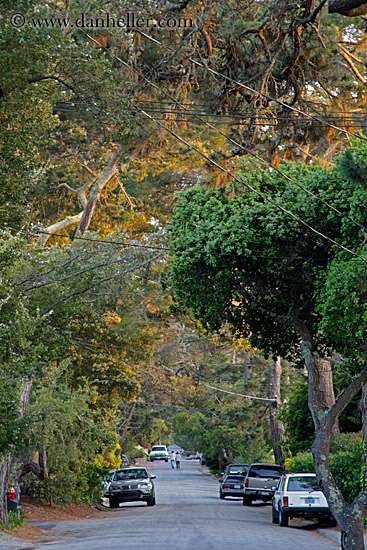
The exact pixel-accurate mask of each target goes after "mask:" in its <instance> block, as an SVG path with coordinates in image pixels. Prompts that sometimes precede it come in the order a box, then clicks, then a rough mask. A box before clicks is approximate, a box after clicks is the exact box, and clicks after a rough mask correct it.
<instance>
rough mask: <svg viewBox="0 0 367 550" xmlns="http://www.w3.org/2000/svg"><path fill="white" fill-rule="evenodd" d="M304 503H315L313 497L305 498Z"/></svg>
mask: <svg viewBox="0 0 367 550" xmlns="http://www.w3.org/2000/svg"><path fill="white" fill-rule="evenodd" d="M305 504H315V499H314V498H305Z"/></svg>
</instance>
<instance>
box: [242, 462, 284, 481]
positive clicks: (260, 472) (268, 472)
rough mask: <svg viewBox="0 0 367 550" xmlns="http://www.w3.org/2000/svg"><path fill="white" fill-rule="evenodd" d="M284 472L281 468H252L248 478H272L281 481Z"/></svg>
mask: <svg viewBox="0 0 367 550" xmlns="http://www.w3.org/2000/svg"><path fill="white" fill-rule="evenodd" d="M283 472H284V470H283V468H282V467H281V466H265V465H264V466H261V465H259V466H251V467H250V469H249V472H248V474H247V475H248V477H272V478H274V479H279V478H280V476H281V475H282V474H283Z"/></svg>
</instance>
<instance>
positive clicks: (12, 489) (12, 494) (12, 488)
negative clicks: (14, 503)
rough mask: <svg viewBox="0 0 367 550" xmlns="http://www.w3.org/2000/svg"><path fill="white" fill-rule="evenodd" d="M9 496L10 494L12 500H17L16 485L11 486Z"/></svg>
mask: <svg viewBox="0 0 367 550" xmlns="http://www.w3.org/2000/svg"><path fill="white" fill-rule="evenodd" d="M8 496H9V499H10V500H15V489H14V487H10V489H9V495H8Z"/></svg>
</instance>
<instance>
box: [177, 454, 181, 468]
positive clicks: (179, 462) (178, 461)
mask: <svg viewBox="0 0 367 550" xmlns="http://www.w3.org/2000/svg"><path fill="white" fill-rule="evenodd" d="M176 468H177V469H178V468H181V455H180V453H179V452H178V451H177V453H176Z"/></svg>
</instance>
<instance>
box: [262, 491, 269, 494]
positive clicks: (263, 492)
mask: <svg viewBox="0 0 367 550" xmlns="http://www.w3.org/2000/svg"><path fill="white" fill-rule="evenodd" d="M268 494H269V493H268V492H265V491H262V492H261V493H260V495H268Z"/></svg>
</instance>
